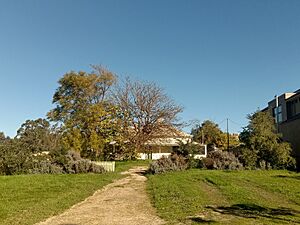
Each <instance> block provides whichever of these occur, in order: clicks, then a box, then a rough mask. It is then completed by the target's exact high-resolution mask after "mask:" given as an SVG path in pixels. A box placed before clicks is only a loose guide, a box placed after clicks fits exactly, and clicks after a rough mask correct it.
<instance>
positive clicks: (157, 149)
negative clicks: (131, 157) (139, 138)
mask: <svg viewBox="0 0 300 225" xmlns="http://www.w3.org/2000/svg"><path fill="white" fill-rule="evenodd" d="M180 142H182V143H183V144H187V143H188V142H192V135H190V134H187V133H184V132H182V131H176V132H172V133H170V134H169V135H166V136H165V137H160V138H155V139H153V140H151V141H148V142H146V144H145V145H147V149H148V152H140V153H138V156H139V159H144V160H145V159H154V160H156V159H160V158H161V157H163V156H169V155H171V153H172V152H173V151H174V150H176V149H177V148H179V145H180ZM192 144H195V145H198V146H199V153H198V154H195V155H194V157H195V158H197V159H200V158H205V157H206V156H207V146H206V145H202V144H199V143H197V142H192Z"/></svg>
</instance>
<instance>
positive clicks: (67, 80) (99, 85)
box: [48, 66, 121, 159]
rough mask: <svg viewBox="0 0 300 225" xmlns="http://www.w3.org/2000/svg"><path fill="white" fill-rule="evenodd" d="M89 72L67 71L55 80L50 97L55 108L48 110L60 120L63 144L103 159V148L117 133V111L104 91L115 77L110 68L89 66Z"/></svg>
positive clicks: (117, 137) (116, 136) (52, 116)
mask: <svg viewBox="0 0 300 225" xmlns="http://www.w3.org/2000/svg"><path fill="white" fill-rule="evenodd" d="M93 68H94V69H95V71H94V72H93V73H85V72H79V73H76V72H70V73H67V74H65V75H64V76H63V77H62V78H61V79H60V80H59V88H58V89H57V91H56V92H55V94H54V96H53V103H55V104H56V108H54V109H53V110H51V111H50V112H49V113H48V117H49V118H50V119H51V120H52V121H55V122H59V123H62V125H63V126H62V133H63V144H64V147H65V148H67V149H70V150H73V151H77V152H80V153H81V154H82V155H83V156H84V157H89V158H92V159H97V158H103V152H104V149H105V148H107V147H108V145H109V143H110V142H111V141H113V140H115V141H116V140H118V139H120V138H121V137H120V135H118V130H119V128H120V127H119V126H118V121H119V120H118V113H119V112H118V110H117V108H116V107H115V106H114V105H112V104H111V102H110V101H108V97H107V93H108V91H109V88H110V87H111V86H112V85H113V84H114V83H115V81H116V77H115V75H114V74H113V73H111V72H110V71H108V70H106V69H104V68H102V67H99V66H93Z"/></svg>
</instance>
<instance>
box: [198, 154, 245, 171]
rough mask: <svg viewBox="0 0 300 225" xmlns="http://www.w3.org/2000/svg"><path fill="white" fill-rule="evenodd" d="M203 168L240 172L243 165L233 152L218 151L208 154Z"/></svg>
mask: <svg viewBox="0 0 300 225" xmlns="http://www.w3.org/2000/svg"><path fill="white" fill-rule="evenodd" d="M203 167H204V168H207V169H217V170H240V169H243V165H242V164H241V163H240V161H239V160H238V158H237V157H235V155H234V154H233V153H231V152H227V151H221V150H216V151H212V152H210V153H208V155H207V158H205V159H203Z"/></svg>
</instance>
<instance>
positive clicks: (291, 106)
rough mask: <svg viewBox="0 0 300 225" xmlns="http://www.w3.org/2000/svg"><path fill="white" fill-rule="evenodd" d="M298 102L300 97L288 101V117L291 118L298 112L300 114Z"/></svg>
mask: <svg viewBox="0 0 300 225" xmlns="http://www.w3.org/2000/svg"><path fill="white" fill-rule="evenodd" d="M297 104H298V99H296V100H293V101H289V102H287V103H286V107H287V117H288V119H291V118H293V117H294V116H296V115H297V114H299V112H297Z"/></svg>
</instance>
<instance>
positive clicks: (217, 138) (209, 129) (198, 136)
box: [191, 120, 225, 148]
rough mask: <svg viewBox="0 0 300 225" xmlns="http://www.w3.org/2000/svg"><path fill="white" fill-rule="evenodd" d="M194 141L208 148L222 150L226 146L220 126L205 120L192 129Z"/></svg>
mask: <svg viewBox="0 0 300 225" xmlns="http://www.w3.org/2000/svg"><path fill="white" fill-rule="evenodd" d="M191 133H192V135H193V140H194V141H196V142H199V143H203V144H206V145H208V146H215V147H218V148H222V147H223V146H224V144H225V142H224V135H223V132H222V131H221V129H220V128H219V126H218V124H216V123H214V122H213V121H210V120H205V121H204V122H203V123H202V124H201V125H197V126H196V127H195V128H194V129H192V132H191Z"/></svg>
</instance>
